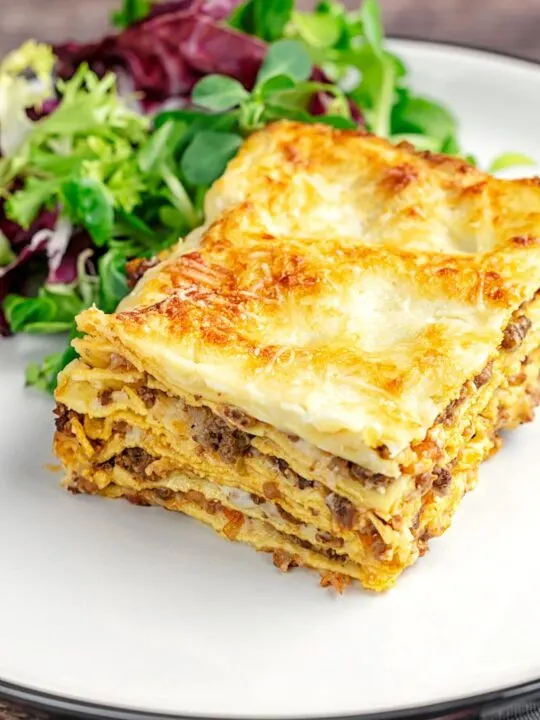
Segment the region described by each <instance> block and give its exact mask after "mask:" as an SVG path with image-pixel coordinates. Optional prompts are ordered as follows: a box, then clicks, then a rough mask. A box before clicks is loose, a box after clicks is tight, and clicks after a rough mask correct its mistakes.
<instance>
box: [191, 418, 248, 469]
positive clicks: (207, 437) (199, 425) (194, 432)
mask: <svg viewBox="0 0 540 720" xmlns="http://www.w3.org/2000/svg"><path fill="white" fill-rule="evenodd" d="M186 411H187V414H188V417H189V420H190V428H191V436H192V438H193V440H195V442H198V443H199V444H200V445H202V446H203V447H204V448H206V449H207V450H212V451H213V452H217V453H218V455H219V456H220V457H221V459H222V460H224V461H225V462H228V463H233V462H235V461H236V460H237V459H238V458H239V457H242V456H243V455H245V454H246V453H247V451H248V450H249V448H250V446H251V437H250V436H249V435H248V434H247V433H245V432H242V430H237V429H233V428H231V427H230V425H228V424H227V423H226V422H225V421H224V420H222V419H221V418H219V417H217V415H214V413H213V412H212V411H211V410H209V409H208V408H206V407H193V406H191V405H188V406H186Z"/></svg>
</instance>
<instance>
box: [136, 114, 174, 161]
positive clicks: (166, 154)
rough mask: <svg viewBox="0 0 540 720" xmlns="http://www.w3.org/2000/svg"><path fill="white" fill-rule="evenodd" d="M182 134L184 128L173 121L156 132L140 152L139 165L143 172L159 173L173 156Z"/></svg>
mask: <svg viewBox="0 0 540 720" xmlns="http://www.w3.org/2000/svg"><path fill="white" fill-rule="evenodd" d="M182 134H183V128H181V127H180V126H179V125H178V123H174V122H173V121H172V120H169V121H167V122H166V123H164V124H163V125H161V126H160V127H159V128H158V129H157V130H155V131H154V132H153V133H152V134H151V135H150V137H149V138H148V140H147V141H146V143H145V144H144V145H143V146H142V148H141V150H140V152H139V156H138V158H137V163H138V166H139V169H140V170H141V172H143V173H146V174H152V173H156V172H159V170H160V169H161V167H162V166H163V164H164V163H165V162H167V161H168V160H169V159H170V158H171V156H172V155H173V153H174V150H175V147H176V144H177V141H178V140H179V139H180V136H181V135H182Z"/></svg>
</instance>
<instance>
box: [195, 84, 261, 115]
mask: <svg viewBox="0 0 540 720" xmlns="http://www.w3.org/2000/svg"><path fill="white" fill-rule="evenodd" d="M248 97H249V93H248V91H247V90H246V89H245V88H244V86H243V85H242V84H241V83H240V82H238V80H235V79H234V78H230V77H226V76H225V75H207V76H206V77H204V78H203V79H202V80H199V82H198V83H197V84H196V85H195V87H194V88H193V93H192V95H191V99H192V102H193V103H194V104H195V105H199V106H200V107H204V108H206V109H207V110H212V111H213V112H224V111H226V110H231V109H232V108H233V107H236V106H237V105H240V103H241V102H242V101H243V100H245V99H246V98H248Z"/></svg>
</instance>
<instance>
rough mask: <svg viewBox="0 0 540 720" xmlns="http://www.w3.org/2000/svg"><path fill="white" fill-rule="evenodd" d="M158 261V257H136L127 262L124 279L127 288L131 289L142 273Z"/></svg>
mask: <svg viewBox="0 0 540 720" xmlns="http://www.w3.org/2000/svg"><path fill="white" fill-rule="evenodd" d="M158 263H159V260H158V258H136V259H135V260H131V261H130V262H128V263H127V265H126V280H127V286H128V288H129V289H130V290H133V288H134V287H135V285H136V284H137V283H138V282H139V280H140V279H141V278H142V277H143V275H144V274H145V273H146V272H147V271H148V270H150V268H153V267H155V266H156V265H158Z"/></svg>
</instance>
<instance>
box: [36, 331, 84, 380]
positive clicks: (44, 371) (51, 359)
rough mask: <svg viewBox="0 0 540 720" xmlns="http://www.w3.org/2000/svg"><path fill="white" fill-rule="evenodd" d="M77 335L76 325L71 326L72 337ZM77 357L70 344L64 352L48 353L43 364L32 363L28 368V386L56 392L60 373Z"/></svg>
mask: <svg viewBox="0 0 540 720" xmlns="http://www.w3.org/2000/svg"><path fill="white" fill-rule="evenodd" d="M75 335H76V330H75V327H74V325H72V327H71V332H70V339H73V337H75ZM76 357H77V353H76V351H75V350H74V349H73V348H72V347H71V345H69V346H68V347H67V348H66V349H65V350H64V352H59V353H53V354H52V355H47V356H46V357H45V358H44V359H43V362H42V363H41V365H39V364H38V363H30V364H29V365H28V367H27V368H26V373H25V381H26V386H27V387H34V388H36V390H41V391H42V392H50V393H52V392H54V391H55V389H56V378H57V376H58V373H59V372H60V371H61V370H63V369H64V368H65V367H66V365H69V363H70V362H71V361H72V360H75V358H76Z"/></svg>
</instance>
